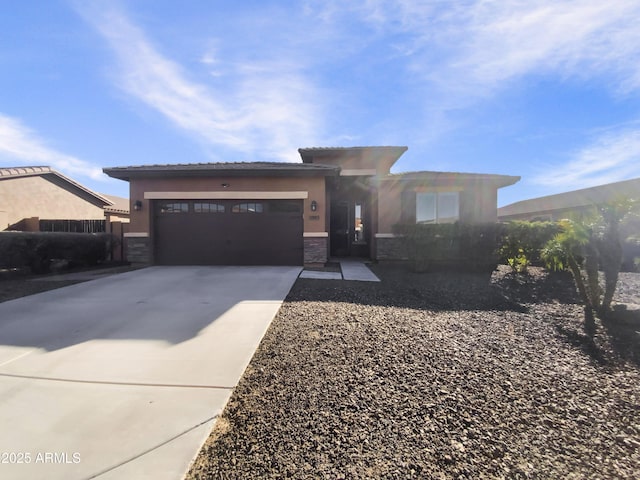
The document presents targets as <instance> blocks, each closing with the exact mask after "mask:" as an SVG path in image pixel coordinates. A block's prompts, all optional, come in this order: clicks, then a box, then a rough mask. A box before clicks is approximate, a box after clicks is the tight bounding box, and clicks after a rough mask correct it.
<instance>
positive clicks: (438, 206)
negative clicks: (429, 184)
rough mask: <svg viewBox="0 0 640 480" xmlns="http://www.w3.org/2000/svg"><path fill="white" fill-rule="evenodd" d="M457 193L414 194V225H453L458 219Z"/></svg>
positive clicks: (458, 204)
mask: <svg viewBox="0 0 640 480" xmlns="http://www.w3.org/2000/svg"><path fill="white" fill-rule="evenodd" d="M459 210H460V199H459V194H458V192H438V193H436V192H428V193H417V194H416V223H453V222H456V221H457V220H458V219H459V216H460V215H459Z"/></svg>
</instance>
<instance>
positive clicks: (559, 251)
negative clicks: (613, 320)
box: [541, 199, 637, 334]
mask: <svg viewBox="0 0 640 480" xmlns="http://www.w3.org/2000/svg"><path fill="white" fill-rule="evenodd" d="M636 203H637V202H634V201H631V200H628V199H621V200H616V201H614V202H610V203H607V204H605V205H602V206H600V207H599V208H598V209H597V210H595V209H594V210H592V212H590V214H588V215H583V216H582V217H581V218H578V219H567V220H561V221H560V222H559V225H560V228H561V230H560V233H558V234H557V235H556V236H555V237H554V238H553V239H552V240H550V241H549V242H548V243H547V244H546V245H545V247H544V248H543V249H542V252H541V257H542V259H543V260H544V262H545V263H546V265H547V268H550V269H552V270H564V269H568V270H569V271H570V272H571V274H572V276H573V279H574V281H575V284H576V287H577V289H578V293H579V294H580V298H581V299H582V301H583V303H584V305H585V313H586V316H585V318H586V319H587V322H585V330H587V333H590V334H593V333H594V330H595V324H594V323H593V314H594V313H596V314H598V315H599V316H601V317H603V316H605V315H606V314H607V313H608V312H609V310H610V308H611V302H612V300H613V294H614V293H615V289H616V285H617V283H618V275H619V272H620V265H621V263H622V242H621V238H620V229H619V226H620V221H621V220H622V218H623V217H624V216H625V215H626V214H627V213H628V212H629V211H630V210H631V208H632V207H633V205H635V204H636ZM597 213H599V215H597ZM599 268H602V271H603V273H604V280H605V281H604V284H605V288H604V291H603V289H602V288H601V287H600V282H599V278H598V269H599ZM583 271H584V273H583Z"/></svg>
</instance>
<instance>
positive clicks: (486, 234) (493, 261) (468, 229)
mask: <svg viewBox="0 0 640 480" xmlns="http://www.w3.org/2000/svg"><path fill="white" fill-rule="evenodd" d="M501 229H502V227H501V225H500V224H497V223H488V224H487V223H483V224H464V223H447V224H399V225H396V226H395V227H394V231H395V233H397V234H400V235H403V236H404V239H405V241H404V248H405V249H406V252H405V253H406V257H407V258H408V259H409V262H410V265H411V267H412V269H413V270H415V271H419V272H424V271H431V270H443V269H453V270H458V271H472V272H486V271H488V272H491V271H493V270H494V269H495V268H496V266H497V264H498V254H497V247H498V238H499V236H500V232H501Z"/></svg>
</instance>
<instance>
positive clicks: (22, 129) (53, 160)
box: [0, 114, 105, 180]
mask: <svg viewBox="0 0 640 480" xmlns="http://www.w3.org/2000/svg"><path fill="white" fill-rule="evenodd" d="M0 157H4V158H6V160H7V161H9V162H15V163H20V164H23V165H48V166H52V167H54V168H55V169H57V170H60V171H62V172H66V173H69V174H70V175H80V176H86V177H90V178H93V179H95V180H100V179H104V178H105V176H104V174H103V173H102V170H101V169H100V168H99V167H97V166H95V165H92V164H91V163H90V162H87V161H85V160H81V159H79V158H76V157H73V156H71V155H66V154H64V153H61V152H58V151H57V150H55V149H53V148H51V147H49V146H47V145H46V143H45V141H44V140H42V139H41V138H39V136H38V135H37V134H36V133H35V132H33V131H32V130H30V129H29V128H27V127H26V126H25V125H23V124H22V123H21V122H20V121H19V120H17V119H15V118H11V117H8V116H5V115H2V114H0Z"/></svg>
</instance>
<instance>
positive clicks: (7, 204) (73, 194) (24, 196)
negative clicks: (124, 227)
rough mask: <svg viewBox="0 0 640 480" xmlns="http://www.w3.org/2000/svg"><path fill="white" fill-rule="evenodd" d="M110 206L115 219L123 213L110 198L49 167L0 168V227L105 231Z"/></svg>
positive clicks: (10, 228)
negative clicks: (115, 216) (106, 216)
mask: <svg viewBox="0 0 640 480" xmlns="http://www.w3.org/2000/svg"><path fill="white" fill-rule="evenodd" d="M127 203H128V202H127ZM114 207H115V208H116V209H115V210H113V214H117V215H119V219H122V218H124V217H126V216H127V212H126V211H125V210H124V208H123V209H121V210H118V208H120V207H118V206H117V203H116V202H115V201H114V200H110V199H109V198H106V197H105V196H103V195H100V194H98V193H95V192H93V191H91V190H90V189H88V188H86V187H84V186H82V185H80V184H79V183H77V182H75V181H73V180H71V179H70V178H68V177H66V176H64V175H62V174H61V173H59V172H56V171H55V170H53V169H52V168H50V167H40V166H38V167H15V168H0V231H2V230H22V231H40V230H43V231H52V230H55V231H60V230H63V231H91V232H93V231H105V215H106V214H109V215H110V214H111V212H110V211H109V209H113V208H114ZM127 209H128V207H127Z"/></svg>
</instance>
